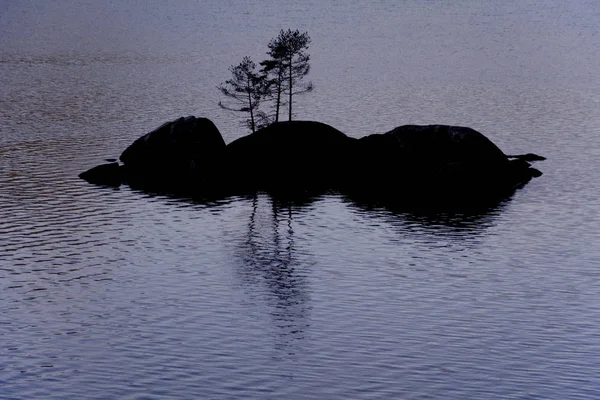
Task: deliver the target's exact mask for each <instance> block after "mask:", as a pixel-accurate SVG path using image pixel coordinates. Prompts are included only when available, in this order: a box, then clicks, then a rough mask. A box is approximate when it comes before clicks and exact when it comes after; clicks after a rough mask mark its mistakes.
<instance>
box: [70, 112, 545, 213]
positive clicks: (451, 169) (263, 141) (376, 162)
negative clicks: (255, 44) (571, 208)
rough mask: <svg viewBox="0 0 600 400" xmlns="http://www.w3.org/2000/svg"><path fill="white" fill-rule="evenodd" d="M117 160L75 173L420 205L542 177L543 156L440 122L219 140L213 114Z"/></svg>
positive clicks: (497, 191) (474, 197)
mask: <svg viewBox="0 0 600 400" xmlns="http://www.w3.org/2000/svg"><path fill="white" fill-rule="evenodd" d="M120 159H121V161H122V162H123V163H124V165H123V166H119V165H118V163H111V164H105V165H100V166H98V167H96V168H92V169H91V170H89V171H86V172H84V173H83V174H81V175H80V177H81V178H83V179H85V180H87V181H89V182H92V183H100V184H107V185H118V184H120V183H121V182H122V181H123V182H127V183H128V184H130V185H132V186H135V187H142V188H145V189H152V190H154V189H158V190H161V191H162V190H167V191H171V190H176V191H177V193H181V192H182V191H183V192H187V193H191V194H199V195H202V196H205V195H208V196H209V197H213V196H217V197H218V196H222V195H225V194H231V195H236V194H243V193H248V192H254V191H256V190H266V191H269V192H271V193H277V194H279V195H281V196H283V197H282V198H294V197H302V196H304V197H305V198H306V196H308V197H310V196H312V195H318V194H319V193H323V192H324V191H327V190H337V191H341V192H345V193H347V194H348V195H349V196H351V197H353V198H357V197H360V199H359V200H360V201H363V199H364V200H366V201H371V200H373V199H374V200H375V201H376V202H377V201H380V200H386V201H387V200H392V201H394V202H405V201H409V202H410V201H412V202H413V203H416V204H421V203H423V204H424V203H448V202H464V201H466V200H468V201H469V202H478V201H481V200H485V199H498V198H502V197H503V196H506V195H507V194H510V193H511V192H512V191H513V190H514V189H515V188H517V187H519V186H520V185H523V184H525V183H526V182H528V181H529V180H530V179H531V178H532V177H537V176H540V175H541V174H542V173H541V172H540V171H538V170H537V169H534V168H531V166H530V164H529V162H528V161H533V160H542V159H544V158H543V157H541V156H537V155H535V154H531V153H529V154H525V155H517V156H506V155H505V154H504V153H503V152H502V150H500V149H499V148H498V147H497V146H496V145H495V144H494V143H492V142H491V141H490V140H489V139H488V138H486V137H485V136H484V135H482V134H481V133H479V132H477V131H475V130H473V129H471V128H466V127H458V126H447V125H428V126H417V125H405V126H400V127H398V128H396V129H393V130H392V131H390V132H387V133H384V134H374V135H369V136H366V137H363V138H361V139H354V138H350V137H348V136H346V135H345V134H344V133H342V132H340V131H338V130H337V129H335V128H333V127H331V126H329V125H326V124H323V123H320V122H314V121H293V122H279V123H276V124H272V125H270V126H268V127H266V128H263V129H260V130H259V131H257V132H256V133H253V134H251V135H248V136H244V137H241V138H239V139H237V140H235V141H233V142H232V143H230V144H229V145H227V146H226V145H225V142H224V141H223V138H222V137H221V134H220V133H219V131H218V129H217V128H216V127H215V125H214V124H213V123H212V122H211V121H210V120H208V119H206V118H195V117H187V118H179V119H177V120H175V121H171V122H168V123H166V124H164V125H162V126H161V127H159V128H158V129H156V130H154V131H152V132H150V133H148V134H146V135H144V136H142V137H140V138H139V139H137V140H136V141H135V142H134V143H133V144H132V145H131V146H129V147H128V148H127V149H126V150H125V151H124V152H123V154H121V157H120ZM461 204H462V203H461Z"/></svg>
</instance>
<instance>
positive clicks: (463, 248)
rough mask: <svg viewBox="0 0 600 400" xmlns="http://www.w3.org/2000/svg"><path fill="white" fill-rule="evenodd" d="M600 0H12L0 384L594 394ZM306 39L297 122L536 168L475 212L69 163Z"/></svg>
mask: <svg viewBox="0 0 600 400" xmlns="http://www.w3.org/2000/svg"><path fill="white" fill-rule="evenodd" d="M599 26H600V6H599V5H598V4H597V3H596V2H594V1H585V0H576V1H571V2H559V1H554V0H548V1H544V2H538V1H529V0H526V1H516V0H515V1H505V2H483V1H475V0H461V1H452V2H449V1H443V0H433V1H416V0H414V1H411V0H406V1H400V2H398V1H385V0H384V1H377V2H371V3H369V4H367V3H363V2H356V1H352V2H333V1H332V2H322V1H310V2H303V3H298V4H292V3H281V2H274V1H268V0H254V1H248V2H241V1H231V2H221V1H206V2H194V1H187V0H186V1H177V2H175V1H154V0H152V1H146V2H125V1H93V2H92V1H89V2H79V1H74V0H57V1H53V2H34V1H12V0H8V1H4V2H3V3H2V5H0V37H2V40H1V41H0V85H1V88H2V90H1V91H0V204H1V207H0V301H1V303H0V304H1V306H2V309H1V311H0V398H19V399H21V398H22V399H32V398H61V399H62V398H98V399H104V398H132V399H133V398H244V399H246V398H255V399H265V398H270V399H281V398H290V399H291V398H315V399H323V398H381V399H390V398H403V399H468V398H471V399H474V398H480V399H493V398H502V399H505V398H506V399H596V398H599V397H600V363H599V362H598V361H599V355H600V334H599V332H600V272H599V270H598V268H599V267H600V244H599V243H600V228H599V226H600V217H599V215H600V197H599V195H598V193H599V189H600V177H599V175H598V160H599V159H600V139H599V138H600V129H599V128H598V126H600V111H599V106H600V81H599V79H598V78H597V70H598V65H600V48H599V46H598V44H599V43H600V42H599V41H598V34H599V31H598V27H599ZM281 28H286V29H287V28H293V29H295V28H298V29H301V30H306V31H308V32H309V34H310V35H311V37H312V40H313V41H312V44H311V46H310V50H309V52H310V54H311V62H312V70H311V74H310V78H311V80H312V81H313V82H314V84H315V87H316V90H315V92H314V93H311V94H310V95H307V96H304V97H298V99H297V102H296V105H295V110H296V114H297V118H302V119H314V120H318V121H322V122H326V123H329V124H331V125H333V126H334V127H336V128H338V129H340V130H342V131H343V132H346V133H347V134H348V135H351V136H354V137H360V136H363V135H366V134H370V133H375V132H385V131H387V130H390V129H392V128H394V127H395V126H398V125H401V124H407V123H420V124H426V123H445V124H459V125H466V126H471V127H473V128H475V129H477V130H479V131H481V132H483V133H484V134H485V135H487V136H488V137H489V138H490V139H492V140H493V141H494V142H495V143H497V144H498V145H499V146H500V147H501V148H502V149H503V150H504V151H505V152H506V153H509V154H510V153H526V152H535V153H539V154H542V155H544V156H546V157H547V158H548V160H547V161H545V162H543V163H539V164H537V165H536V167H537V168H539V169H540V170H542V171H543V172H544V175H543V176H542V177H540V178H538V179H535V180H533V181H532V182H531V183H529V184H528V185H527V186H525V187H524V188H522V189H520V190H518V191H517V192H516V193H515V194H514V195H513V196H512V197H511V198H509V199H506V201H504V202H502V203H500V204H497V205H495V206H493V207H490V208H487V209H479V210H474V209H467V210H460V211H455V212H450V211H446V212H443V211H438V212H430V211H427V210H402V209H389V208H385V207H379V206H377V205H372V204H363V203H360V202H357V201H355V200H354V199H350V198H346V197H344V196H342V195H339V194H335V193H331V194H326V195H322V196H319V197H314V198H310V199H304V200H298V201H293V202H290V201H286V200H285V199H277V198H272V197H271V196H269V195H267V194H265V193H258V194H257V195H256V196H251V197H239V198H237V197H236V198H227V199H220V200H215V201H201V200H198V199H195V200H193V199H185V198H176V197H172V196H169V195H166V194H160V193H145V192H141V191H137V190H133V189H130V188H129V187H127V186H123V187H121V188H119V189H113V188H104V187H98V186H93V185H89V184H87V183H85V182H84V181H82V180H79V179H78V178H77V174H78V173H80V172H82V171H84V170H86V169H88V168H90V167H93V166H95V165H97V164H100V163H102V162H103V159H105V158H113V157H118V155H119V154H120V152H121V151H122V150H124V148H125V147H126V146H127V145H128V144H130V143H131V142H132V141H133V140H135V139H136V138H137V137H139V136H140V135H142V134H144V133H146V132H148V131H149V130H151V129H153V128H155V127H157V126H158V125H160V124H162V123H163V122H165V121H167V120H172V119H174V118H177V117H179V116H184V115H197V116H206V117H209V118H211V119H212V120H213V121H214V122H215V123H216V125H217V126H218V127H219V129H220V130H221V132H222V134H223V136H224V138H225V140H226V142H230V141H232V140H234V139H235V138H237V137H240V136H242V135H244V134H246V133H247V132H246V131H245V130H244V128H242V127H240V125H239V115H232V114H228V113H227V112H225V111H224V110H221V109H219V107H218V106H217V102H218V101H219V93H218V91H217V90H216V86H217V85H218V84H219V83H220V82H222V81H224V80H225V79H228V71H227V68H228V67H229V65H231V64H236V63H238V62H239V61H240V60H241V58H242V56H244V55H250V56H252V57H254V58H255V59H256V60H257V61H258V60H261V59H262V57H263V56H264V51H265V48H266V44H267V43H268V41H269V39H270V38H272V37H274V36H276V35H277V33H278V31H279V29H281Z"/></svg>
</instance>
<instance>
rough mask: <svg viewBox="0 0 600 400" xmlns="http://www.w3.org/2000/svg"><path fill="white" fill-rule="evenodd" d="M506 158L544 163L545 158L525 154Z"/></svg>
mask: <svg viewBox="0 0 600 400" xmlns="http://www.w3.org/2000/svg"><path fill="white" fill-rule="evenodd" d="M507 157H508V158H516V159H519V160H523V161H544V160H545V159H546V157H542V156H538V155H537V154H533V153H527V154H516V155H510V156H507Z"/></svg>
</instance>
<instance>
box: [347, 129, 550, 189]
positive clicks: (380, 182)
mask: <svg viewBox="0 0 600 400" xmlns="http://www.w3.org/2000/svg"><path fill="white" fill-rule="evenodd" d="M358 144H359V146H358V150H357V153H356V155H355V157H356V158H357V159H358V160H361V161H360V163H359V164H358V165H355V168H354V174H355V180H354V181H355V182H356V187H355V188H354V189H355V190H358V191H359V192H365V193H371V194H374V195H375V196H386V197H390V196H392V197H394V198H396V199H416V200H418V201H423V200H427V201H429V200H431V201H447V200H448V201H450V200H464V199H467V198H468V199H474V198H484V197H494V196H498V195H501V194H503V193H506V192H509V191H510V190H512V189H514V188H515V187H516V186H518V185H519V184H523V183H525V182H527V181H529V180H530V179H531V177H532V176H534V173H533V171H532V170H531V169H530V168H529V164H527V163H526V162H525V161H523V160H512V161H511V160H509V159H508V157H507V156H506V155H505V154H504V153H503V152H502V151H501V150H500V149H499V148H498V147H497V146H496V145H495V144H494V143H492V142H491V141H490V140H489V139H488V138H486V137H485V136H484V135H482V134H481V133H479V132H477V131H475V130H473V129H471V128H466V127H458V126H447V125H428V126H418V125H405V126H400V127H398V128H396V129H394V130H392V131H390V132H387V133H384V134H374V135H370V136H366V137H363V138H361V139H359V140H358ZM536 171H537V170H536ZM538 172H539V171H538Z"/></svg>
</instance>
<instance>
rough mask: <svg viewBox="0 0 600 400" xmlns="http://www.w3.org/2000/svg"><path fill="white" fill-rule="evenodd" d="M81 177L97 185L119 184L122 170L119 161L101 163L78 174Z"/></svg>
mask: <svg viewBox="0 0 600 400" xmlns="http://www.w3.org/2000/svg"><path fill="white" fill-rule="evenodd" d="M79 177H80V178H81V179H84V180H86V181H88V182H89V183H94V184H97V185H107V186H119V185H121V180H122V178H123V176H122V170H121V167H120V166H119V163H117V162H112V163H110V164H102V165H98V166H97V167H94V168H92V169H89V170H87V171H85V172H82V173H81V174H79Z"/></svg>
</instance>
